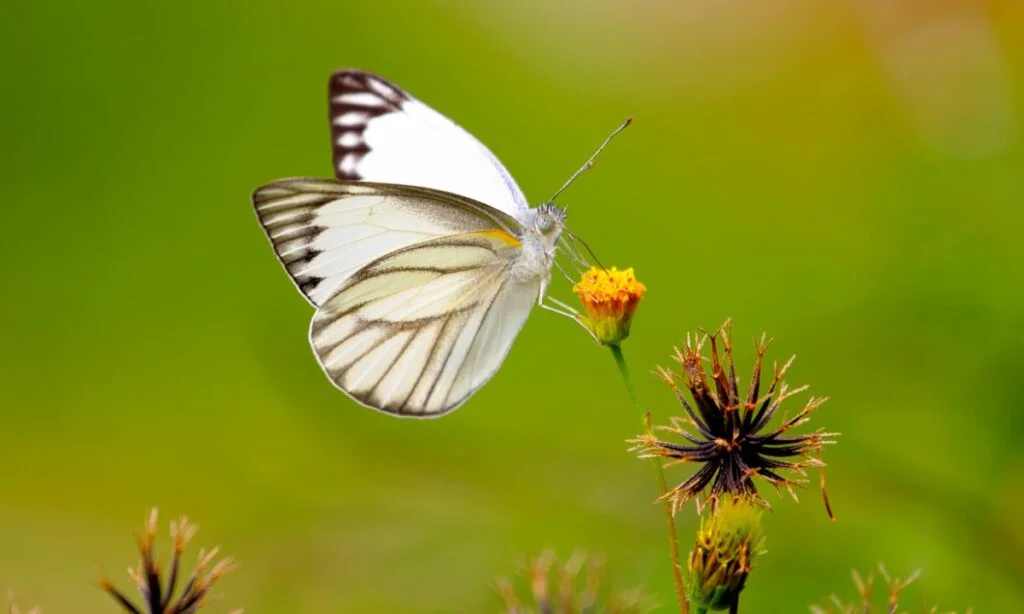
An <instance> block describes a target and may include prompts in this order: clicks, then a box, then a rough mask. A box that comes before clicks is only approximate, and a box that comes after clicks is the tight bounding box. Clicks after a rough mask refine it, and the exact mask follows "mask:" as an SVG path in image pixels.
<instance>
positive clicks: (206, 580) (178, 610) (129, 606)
mask: <svg viewBox="0 0 1024 614" xmlns="http://www.w3.org/2000/svg"><path fill="white" fill-rule="evenodd" d="M170 524H171V541H172V543H173V550H172V553H171V565H170V570H169V572H168V574H167V583H166V585H165V584H163V581H162V579H161V572H160V566H159V564H158V563H157V561H156V558H155V557H154V552H153V545H154V543H155V541H156V531H157V510H156V508H153V510H152V511H151V512H150V513H149V517H148V518H147V520H146V524H145V525H144V526H143V528H142V532H141V533H139V534H137V536H136V537H137V541H138V546H139V555H140V560H139V563H138V565H136V566H135V567H130V568H129V569H128V575H129V576H130V577H131V579H132V581H133V582H134V583H135V586H136V588H137V589H138V591H139V594H140V596H141V597H142V605H141V606H137V605H135V604H134V603H133V602H132V601H131V600H130V599H129V598H128V597H127V596H126V595H125V594H124V593H122V592H121V591H119V590H118V589H116V588H114V585H113V584H112V583H111V582H110V580H107V579H106V578H104V579H102V580H100V583H99V584H100V588H102V589H103V590H105V591H106V592H107V593H109V594H110V596H112V597H113V598H114V599H115V600H116V601H117V602H118V604H119V605H120V606H121V607H122V608H123V609H124V610H125V611H127V612H131V613H132V614H142V613H143V612H145V613H146V614H194V613H195V612H197V611H198V610H199V609H200V608H202V607H204V606H205V605H207V603H208V600H209V597H210V595H209V593H210V588H212V587H213V585H214V584H215V583H216V582H217V580H219V579H221V578H222V577H224V575H225V574H227V573H230V572H231V571H233V570H234V569H235V567H236V566H235V564H234V563H233V562H232V560H231V559H230V558H223V559H221V560H219V561H215V559H216V558H217V554H218V553H219V551H220V548H214V549H212V550H210V551H208V552H207V551H206V550H205V549H200V550H199V557H198V560H197V562H196V565H195V567H194V568H193V570H192V572H191V573H190V574H189V577H188V579H187V580H185V582H184V585H183V587H182V589H181V592H180V593H179V594H178V596H177V597H175V596H174V593H175V588H177V586H176V585H177V583H178V580H179V571H180V567H181V555H182V553H183V552H184V551H185V548H186V547H187V546H188V543H189V541H191V540H192V538H193V537H194V536H195V533H196V530H197V529H198V527H197V526H196V525H195V524H192V523H190V522H189V520H188V518H187V517H185V516H182V517H181V518H180V519H178V520H177V521H171V523H170ZM241 612H242V610H232V611H231V613H230V614H240V613H241Z"/></svg>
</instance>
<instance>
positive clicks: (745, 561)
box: [686, 497, 764, 614]
mask: <svg viewBox="0 0 1024 614" xmlns="http://www.w3.org/2000/svg"><path fill="white" fill-rule="evenodd" d="M763 546H764V531H763V530H762V528H761V511H760V509H759V508H758V507H757V504H756V503H754V502H753V501H751V500H750V499H749V498H746V497H742V498H740V497H738V498H735V499H726V500H723V501H720V502H719V503H718V505H717V506H716V508H715V509H713V510H712V511H711V512H710V513H709V514H708V515H707V516H705V517H704V519H703V520H702V521H701V525H700V531H698V532H697V540H696V543H695V544H694V547H693V550H692V551H690V558H689V561H688V568H689V572H690V573H689V577H688V580H687V586H686V597H687V599H689V600H690V606H691V608H692V610H693V612H694V614H703V613H705V612H708V611H710V610H724V609H727V608H729V606H731V605H732V603H733V602H734V601H735V600H736V599H739V595H740V591H742V590H743V587H744V585H745V584H746V581H747V576H748V575H749V574H750V567H751V563H752V562H753V560H754V556H756V555H758V554H760V553H761V552H762V548H763Z"/></svg>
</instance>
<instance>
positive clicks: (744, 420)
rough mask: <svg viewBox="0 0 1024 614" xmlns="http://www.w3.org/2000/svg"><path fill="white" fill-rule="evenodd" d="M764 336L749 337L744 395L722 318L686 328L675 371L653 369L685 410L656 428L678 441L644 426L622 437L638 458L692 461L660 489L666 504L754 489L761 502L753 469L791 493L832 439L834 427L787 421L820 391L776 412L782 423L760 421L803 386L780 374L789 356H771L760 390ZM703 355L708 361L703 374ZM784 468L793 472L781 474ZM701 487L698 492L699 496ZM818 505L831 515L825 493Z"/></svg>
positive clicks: (805, 416)
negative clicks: (707, 326) (690, 468)
mask: <svg viewBox="0 0 1024 614" xmlns="http://www.w3.org/2000/svg"><path fill="white" fill-rule="evenodd" d="M708 340H710V344H711V353H710V360H709V359H708V358H706V357H705V356H704V345H705V342H706V341H708ZM770 344H771V340H770V339H766V337H765V336H764V335H761V339H760V341H759V342H757V343H755V344H754V345H755V349H756V351H757V358H756V360H755V361H754V368H753V375H752V376H751V378H750V385H749V387H748V389H747V393H746V395H745V396H744V397H741V396H740V390H739V382H738V380H737V378H736V365H735V362H734V360H733V354H732V348H733V346H732V342H731V340H730V338H729V322H726V323H725V324H723V325H722V326H721V327H720V328H719V329H718V330H717V331H716V332H714V333H712V334H706V333H700V334H698V335H697V336H696V337H691V336H690V335H687V338H686V344H685V345H684V346H683V348H682V349H678V348H677V349H676V354H675V359H676V361H677V362H678V363H679V365H680V370H679V371H678V372H676V371H672V370H670V369H666V368H659V370H658V375H659V376H660V377H661V379H663V380H664V381H665V382H666V383H667V384H668V385H669V386H670V387H671V388H672V390H673V391H674V392H675V394H676V398H677V399H678V400H679V403H680V404H681V405H682V406H683V409H684V410H685V411H686V417H685V418H672V419H671V422H672V425H671V426H663V427H657V429H658V430H662V431H667V432H669V433H672V434H674V435H676V436H678V437H679V438H680V439H682V440H683V443H674V442H669V441H663V440H661V439H658V438H657V437H655V436H654V433H653V432H651V431H648V432H647V433H645V434H643V435H640V436H639V437H637V438H635V439H633V440H631V441H630V443H632V444H634V445H633V448H632V451H634V452H636V453H637V454H638V456H640V457H641V458H666V459H669V461H668V463H667V464H666V466H668V465H675V464H679V463H696V464H698V465H700V467H699V468H698V469H697V471H696V472H695V473H694V474H693V475H692V476H690V477H689V478H688V479H687V480H686V481H684V482H682V483H681V484H679V485H678V486H676V487H675V488H673V489H671V490H669V491H668V492H667V493H666V494H665V497H666V498H668V499H669V500H670V501H671V502H672V507H673V511H678V510H679V508H681V507H682V506H683V505H685V504H686V502H687V501H689V500H690V499H694V498H696V499H697V507H698V510H700V509H703V506H704V504H705V503H706V502H707V501H708V500H716V499H717V498H718V497H719V496H721V495H725V494H729V495H735V496H749V497H757V498H758V500H760V501H761V502H762V503H764V500H763V499H760V497H759V496H758V492H757V485H756V484H755V482H754V478H755V477H756V478H761V479H763V480H765V481H767V482H768V483H770V484H771V485H772V486H774V487H775V488H776V490H781V489H785V490H787V491H788V492H789V493H790V494H791V495H792V496H793V498H794V499H795V498H796V493H795V492H794V490H793V487H794V486H802V485H803V484H804V483H805V482H806V480H804V479H802V477H803V476H806V471H805V469H807V468H809V467H824V466H825V463H823V462H822V461H821V459H820V454H821V450H822V447H823V446H825V445H826V444H831V443H835V440H834V439H833V438H834V437H835V436H836V435H837V433H827V432H824V431H822V430H818V431H815V432H812V433H807V434H802V435H791V434H790V432H791V431H792V430H793V429H794V428H796V427H799V426H801V425H803V424H805V423H806V422H808V421H809V420H810V413H811V412H812V411H814V410H815V409H816V408H817V407H818V406H820V405H821V404H822V403H824V402H825V400H826V398H825V397H820V398H814V397H811V399H810V400H808V401H807V403H806V404H805V405H804V407H803V409H801V410H800V411H799V412H797V413H796V415H794V416H793V417H791V418H788V419H786V418H783V420H782V424H781V425H779V426H778V427H776V428H774V429H771V428H769V426H768V425H769V423H771V421H772V418H774V417H775V415H776V414H777V413H778V412H779V408H780V407H781V405H782V403H783V402H784V401H786V400H787V399H789V398H790V397H792V396H793V395H796V394H798V393H801V392H804V391H805V390H807V388H808V387H807V386H800V387H799V388H795V389H790V388H789V387H788V386H787V385H786V383H785V382H783V381H782V378H783V376H784V375H785V374H786V371H787V370H788V369H789V367H790V365H792V364H793V358H790V359H789V360H788V361H787V362H786V363H785V364H784V365H782V366H781V367H780V366H779V364H778V363H777V362H776V363H775V365H774V375H773V376H772V380H771V383H770V384H769V386H768V390H767V391H762V390H761V364H762V361H763V359H764V355H765V352H767V351H768V346H769V345H770ZM720 345H721V346H722V347H723V348H724V359H723V355H721V354H720V353H719V346H720ZM794 358H795V357H794ZM705 362H710V364H711V373H710V377H709V374H708V373H707V370H706V369H705V364H704V363H705ZM680 382H681V383H682V385H683V387H684V388H686V390H687V391H688V392H689V394H690V397H691V398H692V399H693V404H692V405H691V403H690V402H689V401H687V399H686V395H685V394H684V393H683V391H682V390H681V389H680V387H679V385H678V384H679V383H680ZM786 472H788V473H790V474H796V476H798V477H791V476H786V475H784V473H786ZM824 492H825V490H824V475H823V476H822V493H823V494H824ZM702 494H706V498H704V499H703V500H702V498H701V495H702ZM825 505H826V509H828V512H829V516H831V515H832V512H831V509H829V504H828V498H827V496H826V497H825Z"/></svg>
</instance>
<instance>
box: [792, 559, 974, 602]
mask: <svg viewBox="0 0 1024 614" xmlns="http://www.w3.org/2000/svg"><path fill="white" fill-rule="evenodd" d="M878 573H879V574H880V575H881V576H882V579H883V580H884V581H885V592H884V598H883V599H884V600H883V601H882V605H881V606H880V605H879V604H878V600H876V599H875V597H874V595H873V593H874V588H875V576H874V574H872V573H869V574H868V575H867V578H863V577H861V575H860V574H859V573H857V572H856V571H854V572H853V574H852V575H853V583H854V585H855V586H856V587H857V596H858V598H857V600H856V601H850V602H846V601H843V600H842V599H840V598H839V596H838V595H834V594H833V595H832V596H831V597H829V599H828V601H827V602H826V603H825V604H824V605H813V606H811V612H812V614H864V613H868V614H870V613H873V612H886V613H889V614H897V613H903V612H906V610H904V609H903V608H902V607H901V606H900V597H901V595H902V593H903V591H905V590H906V588H907V587H908V586H910V584H911V583H913V582H914V580H916V579H917V578H918V577H919V576H920V575H921V571H920V570H917V571H915V572H913V573H911V574H910V576H908V577H907V578H905V579H901V578H896V577H893V576H891V575H889V572H888V570H886V568H885V566H884V565H882V564H881V563H879V565H878ZM921 611H927V612H929V613H931V614H937V613H938V612H939V609H938V608H936V607H933V608H931V609H927V610H925V609H924V608H922V610H921ZM943 611H944V612H945V610H943ZM949 614H955V612H952V613H949ZM966 614H971V609H969V608H968V609H967V611H966Z"/></svg>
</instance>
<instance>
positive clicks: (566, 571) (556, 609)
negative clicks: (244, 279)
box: [497, 550, 653, 614]
mask: <svg viewBox="0 0 1024 614" xmlns="http://www.w3.org/2000/svg"><path fill="white" fill-rule="evenodd" d="M526 567H527V569H526V576H527V578H526V579H527V581H528V582H529V593H528V595H527V596H526V597H525V598H520V595H519V594H518V593H517V592H516V587H515V585H514V584H513V582H512V581H511V580H510V579H508V578H501V579H499V580H498V586H497V590H498V594H499V595H500V596H501V598H502V600H503V601H504V602H505V608H506V609H505V611H506V612H507V614H645V613H646V612H651V611H652V610H653V604H652V603H651V601H650V599H649V598H648V597H647V596H645V595H644V594H643V593H642V592H641V591H638V590H634V591H630V592H626V593H616V592H609V591H603V590H601V588H602V587H601V575H602V571H603V565H602V563H601V561H600V560H599V559H595V558H589V559H588V557H587V556H586V555H585V554H584V553H582V552H576V553H575V554H573V555H572V556H571V557H569V560H568V561H566V562H565V563H564V564H562V565H558V560H557V558H556V557H555V553H554V552H552V551H550V550H548V551H545V552H542V553H541V554H540V555H538V556H536V557H534V558H532V559H530V561H529V562H528V564H527V566H526ZM581 573H582V577H581Z"/></svg>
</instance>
